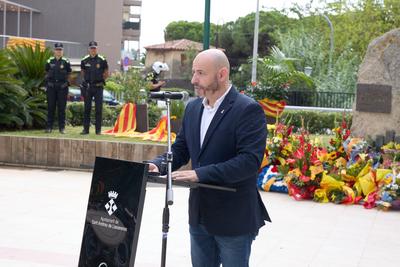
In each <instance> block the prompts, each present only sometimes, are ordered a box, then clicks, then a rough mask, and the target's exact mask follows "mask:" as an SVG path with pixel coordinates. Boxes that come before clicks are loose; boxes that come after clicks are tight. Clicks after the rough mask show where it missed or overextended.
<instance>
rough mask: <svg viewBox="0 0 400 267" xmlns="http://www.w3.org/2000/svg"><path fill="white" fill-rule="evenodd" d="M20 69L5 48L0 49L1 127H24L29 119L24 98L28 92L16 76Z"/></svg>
mask: <svg viewBox="0 0 400 267" xmlns="http://www.w3.org/2000/svg"><path fill="white" fill-rule="evenodd" d="M17 72H18V69H17V68H16V67H15V66H14V64H13V62H12V61H11V60H10V59H9V58H8V56H7V54H6V53H5V51H4V50H1V51H0V128H1V127H14V126H18V127H22V126H23V125H24V124H25V123H26V122H27V121H29V113H27V112H26V104H25V103H23V99H24V98H25V97H26V96H27V92H26V91H25V90H24V89H23V88H22V87H21V84H22V82H21V81H19V80H17V79H16V78H15V76H14V75H15V74H16V73H17Z"/></svg>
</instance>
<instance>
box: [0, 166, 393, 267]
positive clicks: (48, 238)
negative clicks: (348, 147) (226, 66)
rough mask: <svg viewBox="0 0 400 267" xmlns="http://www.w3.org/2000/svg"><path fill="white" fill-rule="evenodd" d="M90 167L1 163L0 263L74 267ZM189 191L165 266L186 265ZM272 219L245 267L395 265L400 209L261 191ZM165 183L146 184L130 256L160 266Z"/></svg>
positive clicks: (141, 265)
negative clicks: (50, 167) (385, 209)
mask: <svg viewBox="0 0 400 267" xmlns="http://www.w3.org/2000/svg"><path fill="white" fill-rule="evenodd" d="M90 179H91V173H88V172H75V171H48V170H38V169H17V168H8V167H0V203H1V212H0V266H1V267H3V266H4V267H15V266H21V267H22V266H24V267H25V266H32V267H33V266H34V267H45V266H47V267H49V266H54V267H56V266H77V264H78V257H79V250H80V243H81V238H82V231H83V222H84V216H85V212H86V210H85V209H86V204H87V200H88V194H89V187H90ZM187 197H188V190H187V189H185V188H178V187H176V188H174V201H175V203H174V205H173V206H172V207H171V221H170V227H171V228H170V233H169V237H168V254H167V266H172V267H181V266H182V267H187V266H190V252H189V251H190V248H189V235H188V226H187ZM262 198H263V200H264V202H265V204H266V206H267V209H268V211H269V212H270V215H271V218H272V220H273V223H272V224H268V225H267V226H266V227H263V228H262V229H261V230H260V233H259V236H258V237H257V239H256V241H255V242H254V244H253V247H252V249H253V251H252V256H251V262H250V266H255V267H287V266H295V267H301V266H310V267H311V266H312V267H329V266H339V267H356V266H357V267H358V266H359V267H361V266H363V267H366V266H371V267H372V266H384V267H396V266H400V260H399V256H398V255H399V254H398V253H399V251H400V212H382V211H378V210H376V209H374V210H366V209H364V208H363V207H362V206H355V205H353V206H343V205H334V204H318V203H314V202H312V201H301V202H296V201H294V200H292V199H291V198H289V197H288V196H287V195H285V194H278V193H265V192H263V193H262ZM163 201H164V188H163V187H159V186H149V187H148V188H147V193H146V201H145V208H144V213H143V218H142V225H141V231H140V236H139V242H138V250H137V255H136V264H135V266H138V267H153V266H154V267H155V266H160V254H161V252H160V251H161V213H162V208H163V203H164V202H163Z"/></svg>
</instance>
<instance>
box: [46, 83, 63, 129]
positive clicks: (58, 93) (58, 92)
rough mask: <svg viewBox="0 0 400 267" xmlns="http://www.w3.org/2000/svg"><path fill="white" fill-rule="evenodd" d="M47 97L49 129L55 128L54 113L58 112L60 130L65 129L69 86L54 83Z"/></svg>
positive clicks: (49, 88)
mask: <svg viewBox="0 0 400 267" xmlns="http://www.w3.org/2000/svg"><path fill="white" fill-rule="evenodd" d="M46 95H47V129H52V128H53V123H54V113H55V111H56V107H57V110H58V128H59V129H60V130H61V129H64V128H65V107H66V106H67V96H68V86H62V84H57V83H54V85H53V86H48V87H47V90H46Z"/></svg>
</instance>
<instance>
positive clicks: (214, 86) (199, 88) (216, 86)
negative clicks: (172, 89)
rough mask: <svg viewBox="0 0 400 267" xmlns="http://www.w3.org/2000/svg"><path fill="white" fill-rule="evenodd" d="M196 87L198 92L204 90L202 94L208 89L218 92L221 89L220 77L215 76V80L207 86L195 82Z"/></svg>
mask: <svg viewBox="0 0 400 267" xmlns="http://www.w3.org/2000/svg"><path fill="white" fill-rule="evenodd" d="M194 89H195V90H196V91H198V92H202V94H204V93H205V92H206V91H209V92H211V93H215V92H217V91H218V90H219V84H218V79H217V77H215V79H214V81H213V82H212V83H211V84H209V85H207V86H205V87H203V86H199V85H196V84H195V85H194Z"/></svg>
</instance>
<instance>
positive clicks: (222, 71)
mask: <svg viewBox="0 0 400 267" xmlns="http://www.w3.org/2000/svg"><path fill="white" fill-rule="evenodd" d="M227 79H228V69H227V68H225V67H224V68H221V69H220V70H219V72H218V80H220V81H225V80H227Z"/></svg>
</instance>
